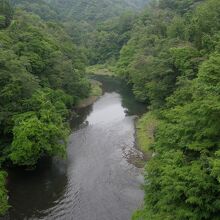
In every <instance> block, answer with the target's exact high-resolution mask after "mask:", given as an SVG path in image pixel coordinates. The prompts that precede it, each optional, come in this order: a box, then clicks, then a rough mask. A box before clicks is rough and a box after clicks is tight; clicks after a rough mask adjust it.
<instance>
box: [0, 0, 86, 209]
mask: <svg viewBox="0 0 220 220" xmlns="http://www.w3.org/2000/svg"><path fill="white" fill-rule="evenodd" d="M0 13H1V30H0V42H1V44H0V47H1V50H0V124H1V127H0V137H1V138H0V165H2V166H3V165H4V167H5V166H15V165H18V166H24V167H26V168H29V169H30V168H34V167H35V165H36V163H37V162H38V160H39V159H40V158H41V157H44V156H54V155H57V156H62V157H63V156H65V142H66V141H65V139H66V137H67V135H68V124H67V123H66V119H67V118H68V115H69V110H68V109H70V108H71V107H72V106H74V105H75V104H76V103H77V102H78V101H79V100H80V99H81V98H84V97H87V96H88V94H89V91H90V83H89V81H88V80H87V79H86V78H85V73H84V70H85V62H86V58H85V55H84V54H83V52H82V49H80V47H78V46H76V45H75V44H74V42H73V41H72V39H71V37H70V36H69V35H68V34H67V33H66V32H65V30H64V28H63V27H62V25H60V24H58V23H54V22H52V21H50V22H45V21H44V20H42V19H41V18H40V17H39V16H38V15H35V14H33V13H28V12H26V11H24V10H22V9H15V10H14V9H13V8H12V6H11V5H10V4H9V2H8V1H6V0H4V1H1V4H0ZM5 176H6V174H5V172H2V173H0V213H4V212H5V211H6V209H7V208H8V204H7V195H6V190H5V188H4V183H5V180H4V178H5Z"/></svg>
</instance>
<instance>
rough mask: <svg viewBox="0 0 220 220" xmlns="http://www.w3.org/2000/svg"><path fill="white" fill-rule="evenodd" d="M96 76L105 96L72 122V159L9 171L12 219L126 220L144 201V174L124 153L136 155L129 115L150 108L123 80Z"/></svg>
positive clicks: (46, 161) (70, 139)
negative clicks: (136, 97)
mask: <svg viewBox="0 0 220 220" xmlns="http://www.w3.org/2000/svg"><path fill="white" fill-rule="evenodd" d="M97 78H98V80H100V81H101V82H102V83H103V88H104V91H105V94H104V95H103V96H102V97H101V98H100V99H99V100H98V101H96V103H95V104H94V105H93V106H90V107H88V108H85V109H81V110H80V112H78V113H79V116H78V117H77V118H75V119H74V120H72V122H71V126H72V127H74V131H73V133H72V135H71V136H70V137H69V144H68V158H67V160H66V161H62V160H58V159H55V158H54V159H50V160H48V159H47V160H42V161H41V162H40V163H39V166H38V167H37V169H36V170H35V171H32V172H31V171H23V170H20V169H14V170H10V171H9V181H8V189H9V191H10V199H9V202H10V204H11V205H12V208H11V209H10V212H9V215H8V219H12V220H17V219H18V220H20V219H67V220H68V219H70V220H71V219H73V220H114V219H118V220H127V219H129V218H130V215H131V213H132V211H133V210H134V209H135V208H136V207H137V206H138V205H139V203H140V201H142V199H143V192H142V191H141V190H140V188H139V186H140V184H141V182H142V177H141V175H140V172H139V170H138V169H137V168H136V167H134V166H133V165H132V164H129V163H128V162H127V160H126V159H125V155H126V154H128V152H131V151H132V152H134V154H136V150H135V149H134V147H133V146H134V141H135V140H134V132H135V131H134V119H133V117H130V116H129V115H135V114H141V113H142V112H143V111H144V110H145V107H144V106H143V105H141V104H138V103H137V102H135V100H134V98H133V95H132V94H131V93H130V92H129V90H128V88H126V87H125V86H123V84H122V83H121V82H120V81H118V80H115V79H112V78H109V77H97ZM139 153H140V152H137V154H139Z"/></svg>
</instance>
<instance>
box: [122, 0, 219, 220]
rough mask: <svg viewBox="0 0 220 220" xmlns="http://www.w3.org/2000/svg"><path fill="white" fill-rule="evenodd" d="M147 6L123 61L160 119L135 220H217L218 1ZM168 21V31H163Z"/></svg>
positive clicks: (137, 91)
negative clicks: (157, 112)
mask: <svg viewBox="0 0 220 220" xmlns="http://www.w3.org/2000/svg"><path fill="white" fill-rule="evenodd" d="M150 7H151V8H150V9H146V12H145V13H144V14H143V17H140V18H139V22H138V23H137V24H136V26H135V27H134V29H133V33H132V34H131V39H130V40H129V41H128V44H127V45H125V46H124V47H123V49H122V50H121V56H120V59H119V62H118V72H119V73H120V74H122V75H123V76H125V78H127V79H128V80H129V82H131V83H132V84H133V90H134V94H135V95H136V97H137V98H138V99H141V100H144V101H148V102H150V104H151V108H155V109H157V111H158V110H159V114H158V115H159V116H160V124H159V126H158V129H157V130H156V137H155V142H154V144H153V147H152V150H153V151H154V156H153V157H152V159H151V160H150V161H149V162H148V163H147V165H146V171H145V187H144V188H145V201H144V207H143V209H142V210H139V211H137V212H136V213H134V215H133V219H135V220H136V219H138V220H147V219H155V220H160V219H167V220H172V219H175V220H184V219H186V220H187V219H195V220H197V219H198V220H201V219H207V220H208V219H214V220H215V219H216V220H217V219H219V211H220V208H219V207H220V205H219V204H220V200H219V196H220V195H219V193H220V191H219V186H220V182H219V180H220V178H219V171H220V168H219V167H220V162H219V161H220V160H219V155H220V154H219V143H220V139H219V133H220V121H219V118H220V114H219V112H220V111H219V110H220V99H219V97H220V89H219V88H220V74H219V69H220V55H219V37H220V36H219V1H216V0H207V1H204V2H202V3H201V2H200V4H199V1H172V0H167V1H159V4H151V6H150ZM152 11H153V12H154V13H155V14H156V15H155V16H153V17H152ZM165 15H166V19H165V17H164V16H165ZM159 20H161V22H158V21H159ZM164 20H165V21H166V23H167V25H166V26H167V28H165V29H163V28H162V29H161V27H162V26H161V24H159V23H163V22H164ZM140 27H142V28H140ZM155 27H158V29H161V30H164V31H165V32H164V31H159V32H158V31H157V32H155ZM164 33H165V34H164ZM127 51H128V52H130V54H129V53H128V52H127ZM146 146H147V145H146Z"/></svg>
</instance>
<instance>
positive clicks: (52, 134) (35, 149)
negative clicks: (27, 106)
mask: <svg viewBox="0 0 220 220" xmlns="http://www.w3.org/2000/svg"><path fill="white" fill-rule="evenodd" d="M32 99H33V100H30V102H29V103H33V109H36V110H37V111H30V112H25V113H22V114H18V115H15V116H14V121H15V125H14V128H13V142H12V148H11V151H12V152H11V154H10V158H11V160H12V161H13V163H14V164H17V165H23V166H34V165H35V164H36V163H37V161H38V160H39V159H40V158H41V157H42V156H44V155H47V156H54V155H58V156H64V155H65V138H66V136H67V134H68V130H67V128H66V126H65V125H64V123H63V118H62V114H65V112H64V110H65V107H64V106H65V105H64V104H63V103H62V102H60V101H59V100H55V103H54V104H55V106H54V105H53V103H52V102H51V100H49V99H48V94H44V93H43V92H38V93H37V94H35V95H34V96H33V98H32ZM53 101H54V100H53ZM36 104H37V105H36ZM56 107H57V109H56Z"/></svg>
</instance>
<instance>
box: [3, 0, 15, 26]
mask: <svg viewBox="0 0 220 220" xmlns="http://www.w3.org/2000/svg"><path fill="white" fill-rule="evenodd" d="M12 17H13V8H12V6H11V4H10V1H9V0H1V1H0V29H2V28H6V27H8V26H9V25H10V23H11V20H12Z"/></svg>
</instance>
